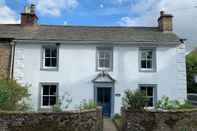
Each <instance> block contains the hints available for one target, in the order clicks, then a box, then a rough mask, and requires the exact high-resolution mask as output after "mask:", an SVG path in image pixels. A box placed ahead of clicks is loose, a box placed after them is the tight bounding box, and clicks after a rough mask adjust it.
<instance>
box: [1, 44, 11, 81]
mask: <svg viewBox="0 0 197 131" xmlns="http://www.w3.org/2000/svg"><path fill="white" fill-rule="evenodd" d="M10 54H11V47H10V46H9V43H6V42H1V41H0V78H2V77H5V78H8V76H9V69H10Z"/></svg>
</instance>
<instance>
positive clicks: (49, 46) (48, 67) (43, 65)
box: [41, 45, 59, 70]
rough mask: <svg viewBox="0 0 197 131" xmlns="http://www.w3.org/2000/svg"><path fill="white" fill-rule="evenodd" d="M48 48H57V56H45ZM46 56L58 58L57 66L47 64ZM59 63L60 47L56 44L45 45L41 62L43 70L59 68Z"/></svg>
mask: <svg viewBox="0 0 197 131" xmlns="http://www.w3.org/2000/svg"><path fill="white" fill-rule="evenodd" d="M46 48H50V49H56V50H57V54H56V57H45V53H46V52H45V50H46ZM46 58H50V59H53V58H56V66H55V67H52V66H45V59H46ZM58 65H59V47H58V46H56V45H48V46H47V45H44V46H43V47H42V62H41V66H42V68H41V69H42V70H58Z"/></svg>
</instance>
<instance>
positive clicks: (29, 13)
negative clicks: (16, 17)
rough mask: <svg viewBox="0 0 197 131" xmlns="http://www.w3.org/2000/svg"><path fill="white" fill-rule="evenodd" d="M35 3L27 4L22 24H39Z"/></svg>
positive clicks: (22, 15)
mask: <svg viewBox="0 0 197 131" xmlns="http://www.w3.org/2000/svg"><path fill="white" fill-rule="evenodd" d="M35 8H36V7H35V5H34V4H31V5H28V6H27V5H26V6H25V8H24V12H23V13H21V25H22V26H34V25H37V21H38V17H37V15H36V13H35Z"/></svg>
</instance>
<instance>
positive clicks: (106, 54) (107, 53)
mask: <svg viewBox="0 0 197 131" xmlns="http://www.w3.org/2000/svg"><path fill="white" fill-rule="evenodd" d="M105 59H108V60H109V59H110V52H105Z"/></svg>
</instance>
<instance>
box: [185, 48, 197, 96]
mask: <svg viewBox="0 0 197 131" xmlns="http://www.w3.org/2000/svg"><path fill="white" fill-rule="evenodd" d="M186 66H187V90H188V92H189V93H197V84H196V83H195V81H194V76H195V75H197V49H196V50H195V51H193V52H191V53H190V54H189V55H187V56H186Z"/></svg>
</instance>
